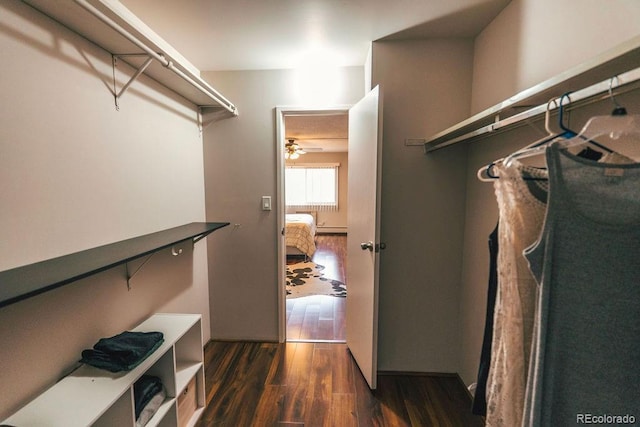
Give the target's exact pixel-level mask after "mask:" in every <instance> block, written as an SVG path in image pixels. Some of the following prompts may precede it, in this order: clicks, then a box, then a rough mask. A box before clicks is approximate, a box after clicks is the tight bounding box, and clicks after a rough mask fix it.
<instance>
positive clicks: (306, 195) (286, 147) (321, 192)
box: [279, 108, 348, 342]
mask: <svg viewBox="0 0 640 427" xmlns="http://www.w3.org/2000/svg"><path fill="white" fill-rule="evenodd" d="M281 119H282V120H281V122H280V124H281V128H282V129H279V131H280V132H279V136H281V137H282V140H281V141H280V143H281V144H282V145H281V149H282V157H283V159H281V160H282V161H281V170H280V171H279V172H280V175H281V179H282V186H281V188H282V192H281V193H282V194H281V198H282V200H279V206H281V207H282V210H283V211H284V215H283V216H284V223H283V232H284V236H285V243H284V248H283V249H284V257H283V258H284V263H285V266H284V273H285V274H284V276H285V279H284V280H285V293H286V296H285V304H283V306H282V309H284V311H285V313H281V319H282V320H284V322H285V325H284V329H285V330H284V334H285V336H286V341H311V342H344V341H345V335H346V332H345V331H346V325H345V319H346V316H345V309H346V298H347V295H348V288H347V284H346V283H345V282H346V240H347V237H346V233H347V214H346V212H347V203H348V198H347V186H348V180H347V178H348V148H347V147H348V110H347V109H346V108H345V109H344V110H343V109H340V110H325V111H323V110H314V111H288V112H283V114H282V117H281ZM279 139H280V138H279ZM281 250H282V249H281ZM280 259H282V258H280ZM283 314H284V316H283ZM282 320H281V321H282Z"/></svg>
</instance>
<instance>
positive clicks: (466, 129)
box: [424, 36, 640, 153]
mask: <svg viewBox="0 0 640 427" xmlns="http://www.w3.org/2000/svg"><path fill="white" fill-rule="evenodd" d="M638 67H640V36H637V37H634V38H632V39H631V40H628V41H626V42H625V43H622V44H620V45H618V46H616V47H615V48H613V49H610V50H608V51H606V52H604V53H602V54H600V55H598V56H596V57H594V58H592V59H591V60H589V61H586V62H584V63H582V64H580V65H578V66H576V67H574V68H571V69H569V70H567V71H565V72H563V73H560V74H558V75H556V76H554V77H552V78H550V79H548V80H546V81H544V82H542V83H540V84H537V85H535V86H533V87H531V88H529V89H526V90H524V91H522V92H520V93H518V94H516V95H514V96H512V97H510V98H509V99H507V100H505V101H502V102H500V103H499V104H496V105H494V106H493V107H490V108H488V109H486V110H484V111H482V112H480V113H478V114H475V115H473V116H472V117H470V118H468V119H466V120H464V121H462V122H460V123H457V124H455V125H453V126H451V127H449V128H447V129H445V130H443V131H441V132H438V133H436V134H435V135H433V136H431V137H429V138H425V139H424V148H425V152H427V153H428V152H430V151H434V150H437V149H440V148H444V147H446V146H449V145H452V144H456V143H458V142H464V141H468V140H470V139H472V138H475V137H477V136H479V135H482V134H486V133H489V132H492V131H493V130H495V129H494V127H493V126H492V124H494V123H497V122H499V121H501V120H505V119H508V118H510V117H514V120H509V125H512V124H514V123H516V122H517V121H521V120H524V119H527V118H530V117H532V116H533V115H539V116H543V115H544V112H545V108H540V106H546V104H547V102H548V101H549V99H551V98H553V97H558V98H559V97H560V96H561V95H562V94H563V93H566V92H570V91H571V92H573V91H577V90H580V89H582V88H586V87H590V86H593V85H595V84H598V83H599V82H601V81H604V80H606V79H610V78H612V77H614V76H617V75H619V74H622V73H625V72H628V71H630V70H634V69H636V68H638ZM527 109H531V110H534V109H537V110H536V111H533V114H532V115H526V114H524V112H523V110H527ZM517 115H519V116H520V118H518V119H515V116H517ZM500 127H504V126H500ZM495 128H496V129H497V126H496V127H495Z"/></svg>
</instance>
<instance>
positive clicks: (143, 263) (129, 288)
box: [125, 252, 157, 291]
mask: <svg viewBox="0 0 640 427" xmlns="http://www.w3.org/2000/svg"><path fill="white" fill-rule="evenodd" d="M155 254H157V252H153V253H152V254H150V255H148V256H147V257H146V258H145V260H144V261H142V264H140V265H139V266H138V268H136V269H135V271H134V272H130V271H129V263H128V262H127V263H125V268H126V270H127V290H128V291H130V290H131V279H133V276H135V275H136V274H138V271H140V269H141V268H142V267H144V265H145V264H146V263H147V262H149V260H150V259H151V257H152V256H154V255H155Z"/></svg>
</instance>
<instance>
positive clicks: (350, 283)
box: [346, 86, 384, 389]
mask: <svg viewBox="0 0 640 427" xmlns="http://www.w3.org/2000/svg"><path fill="white" fill-rule="evenodd" d="M381 157H382V96H381V93H380V89H379V87H378V86H376V87H375V88H374V89H373V90H372V91H371V92H369V93H368V94H367V95H366V96H365V97H364V98H363V99H362V100H361V101H360V102H358V103H357V104H356V105H354V106H353V107H352V108H351V109H350V110H349V207H348V210H347V212H348V219H347V223H348V230H349V233H348V235H347V262H348V265H347V289H348V290H347V292H348V297H347V310H346V323H347V325H346V332H347V346H348V347H349V350H350V351H351V354H352V355H353V358H354V359H355V361H356V363H357V364H358V366H359V367H360V371H362V374H363V375H364V377H365V379H366V380H367V382H368V383H369V387H371V388H372V389H375V388H376V376H377V357H378V270H379V257H380V252H379V249H380V248H381V244H380V219H379V218H380V171H381V167H380V166H381ZM382 248H384V246H382Z"/></svg>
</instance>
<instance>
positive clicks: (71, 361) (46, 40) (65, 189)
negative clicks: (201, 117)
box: [0, 0, 215, 419]
mask: <svg viewBox="0 0 640 427" xmlns="http://www.w3.org/2000/svg"><path fill="white" fill-rule="evenodd" d="M0 51H2V52H3V56H4V57H5V59H6V61H5V62H4V65H3V67H2V69H1V70H0V75H1V78H0V93H2V103H1V104H0V236H1V238H0V270H6V269H10V268H13V267H17V266H19V265H24V264H29V263H33V262H36V261H39V260H43V259H47V258H51V257H56V256H60V255H64V254H67V253H71V252H75V251H80V250H83V249H87V248H91V247H95V246H99V245H102V244H106V243H111V242H114V241H118V240H122V239H126V238H130V237H134V236H138V235H142V234H146V233H150V232H155V231H159V230H162V229H166V228H170V227H174V226H178V225H182V224H185V223H189V222H193V221H203V220H204V219H205V213H204V212H205V211H204V208H205V204H204V177H203V175H204V173H203V157H202V140H201V138H200V135H199V132H198V127H197V123H196V116H197V114H196V110H195V107H194V106H193V105H191V104H190V103H188V102H186V101H185V100H184V99H182V98H181V97H179V96H177V95H176V94H175V93H173V92H171V91H168V90H166V89H164V88H162V87H160V86H159V85H157V84H156V83H154V82H152V81H150V80H149V79H146V78H142V79H140V80H139V81H137V82H136V83H134V84H133V85H132V86H131V87H130V89H129V91H128V92H127V93H126V94H125V95H124V96H123V97H122V99H121V103H120V111H116V110H115V108H114V102H113V96H112V94H111V92H110V90H111V89H110V88H111V87H112V68H111V56H110V54H108V53H107V52H105V51H103V50H101V49H99V48H98V47H96V46H95V45H93V44H91V43H89V42H87V41H86V40H85V39H83V38H81V37H79V36H77V35H76V34H74V33H72V32H70V31H68V30H67V29H65V28H63V27H61V26H60V25H58V24H56V23H54V22H53V21H51V20H49V19H48V18H46V17H44V16H43V15H41V14H39V13H38V12H36V11H34V10H33V9H32V8H31V7H28V6H26V5H25V4H23V3H22V2H19V1H13V0H7V1H3V2H1V4H0ZM130 72H131V70H128V69H127V68H126V67H121V68H119V69H118V80H119V82H118V86H119V87H121V86H122V84H123V83H124V82H125V81H126V79H127V78H128V77H127V76H125V75H124V74H125V73H126V74H129V73H130ZM208 239H210V240H211V239H215V233H214V234H212V235H211V236H210V237H209V238H208ZM184 251H185V253H184V256H182V257H177V258H176V257H172V256H171V255H170V254H169V253H168V252H167V251H163V252H161V253H159V254H157V255H155V256H154V257H153V258H151V260H150V261H149V263H147V264H146V265H145V266H144V267H143V268H142V269H141V270H140V272H139V273H138V274H137V275H136V276H135V277H134V279H133V280H132V289H131V291H128V290H127V285H126V280H125V270H124V266H122V267H116V268H113V269H111V270H108V271H106V272H104V273H101V274H98V275H95V276H92V277H89V278H86V279H83V280H81V281H78V282H75V283H73V284H70V285H67V286H65V287H62V288H59V289H56V290H54V291H51V292H49V293H46V294H42V295H39V296H37V297H34V298H31V299H29V300H26V301H23V302H19V303H16V304H13V305H10V306H7V307H4V308H1V309H0V342H2V346H0V365H1V366H2V368H1V369H0V419H3V418H4V417H5V416H7V415H8V414H9V413H11V412H12V411H13V410H15V409H17V407H19V406H20V405H21V404H22V403H24V402H25V401H26V400H28V399H29V398H31V397H33V396H34V395H35V394H37V393H38V392H40V391H41V390H42V388H43V387H45V386H47V385H50V384H52V383H53V382H55V381H56V380H57V379H59V377H60V376H61V375H62V374H63V373H64V372H66V371H68V370H69V369H70V368H72V367H73V366H74V365H75V364H76V362H77V360H79V357H80V352H81V351H82V349H84V348H88V347H91V346H92V345H93V344H94V343H95V341H97V339H99V338H101V337H104V336H110V335H114V334H116V333H118V332H121V331H122V330H124V329H127V328H131V327H133V326H135V325H136V324H137V323H138V322H140V321H141V320H143V319H144V318H145V317H147V316H148V315H150V314H152V313H153V312H156V311H179V312H190V313H201V314H202V315H203V317H204V322H203V323H204V325H205V339H208V337H209V328H208V324H209V317H208V314H209V309H208V286H207V280H208V279H207V273H208V272H207V247H206V244H205V243H204V242H202V243H198V244H196V245H195V247H194V251H193V252H192V251H191V249H190V245H187V246H185V247H184Z"/></svg>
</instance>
